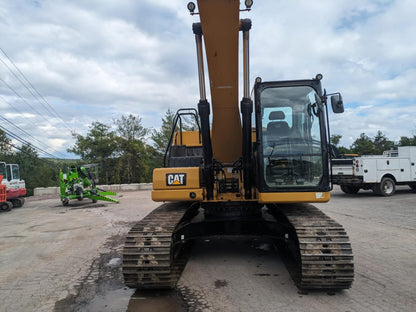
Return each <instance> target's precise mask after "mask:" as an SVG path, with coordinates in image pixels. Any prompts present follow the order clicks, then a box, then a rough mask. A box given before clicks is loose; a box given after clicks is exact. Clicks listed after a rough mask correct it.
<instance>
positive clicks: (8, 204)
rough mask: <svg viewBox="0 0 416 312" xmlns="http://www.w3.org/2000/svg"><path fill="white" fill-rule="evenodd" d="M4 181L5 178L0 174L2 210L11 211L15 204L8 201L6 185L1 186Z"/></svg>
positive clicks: (0, 202) (0, 206)
mask: <svg viewBox="0 0 416 312" xmlns="http://www.w3.org/2000/svg"><path fill="white" fill-rule="evenodd" d="M2 181H3V176H2V175H1V174H0V210H4V211H10V210H11V209H12V207H13V204H12V203H11V202H9V201H7V196H6V185H4V184H1V182H2Z"/></svg>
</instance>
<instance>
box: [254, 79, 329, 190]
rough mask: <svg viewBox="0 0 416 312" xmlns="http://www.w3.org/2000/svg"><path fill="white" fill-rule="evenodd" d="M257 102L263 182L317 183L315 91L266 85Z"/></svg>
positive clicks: (277, 185)
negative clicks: (258, 103) (259, 110)
mask: <svg viewBox="0 0 416 312" xmlns="http://www.w3.org/2000/svg"><path fill="white" fill-rule="evenodd" d="M260 103H261V133H262V134H261V135H262V142H263V150H262V154H263V156H262V157H263V169H264V180H265V183H266V185H267V186H268V187H269V188H294V187H315V186H318V185H319V183H320V181H321V179H322V176H323V162H322V146H321V132H320V120H319V110H320V109H321V103H320V99H319V96H318V95H317V93H316V91H315V90H314V89H313V88H312V87H309V86H291V87H270V88H266V89H264V90H263V91H262V92H261V94H260Z"/></svg>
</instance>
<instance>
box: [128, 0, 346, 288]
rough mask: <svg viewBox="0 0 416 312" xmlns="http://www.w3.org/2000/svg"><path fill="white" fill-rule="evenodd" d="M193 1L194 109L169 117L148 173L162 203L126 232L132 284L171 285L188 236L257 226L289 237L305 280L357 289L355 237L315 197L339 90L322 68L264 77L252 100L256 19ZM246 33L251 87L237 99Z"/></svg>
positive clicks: (326, 189) (221, 0) (216, 3)
mask: <svg viewBox="0 0 416 312" xmlns="http://www.w3.org/2000/svg"><path fill="white" fill-rule="evenodd" d="M245 5H246V8H245V9H243V10H250V8H251V5H252V1H245ZM188 9H189V10H190V12H191V14H192V15H195V16H199V18H200V22H197V23H194V24H193V27H192V28H193V33H194V35H195V41H196V51H197V60H198V76H199V87H200V100H199V103H198V109H197V110H196V109H182V110H179V111H178V113H177V115H176V116H175V118H174V124H173V127H172V129H173V130H172V136H171V139H170V142H169V145H168V147H167V150H166V155H165V167H164V168H157V169H155V170H154V172H153V191H152V199H153V200H154V201H158V202H165V203H164V204H162V205H161V206H159V207H158V208H156V209H155V210H154V211H152V212H151V213H150V214H149V215H147V216H146V217H145V218H144V219H142V220H141V221H139V222H138V223H137V224H136V225H135V226H134V227H133V228H132V229H131V230H130V232H129V233H128V234H127V237H126V241H125V245H124V250H123V275H124V281H125V284H126V285H127V286H129V287H132V288H138V289H162V288H173V287H175V285H176V283H177V281H178V279H179V277H180V273H181V268H183V257H181V253H182V251H183V250H184V246H186V245H187V242H190V241H195V240H197V239H200V238H206V237H210V236H214V235H215V236H218V235H220V236H221V235H224V236H226V235H250V236H253V235H254V236H260V237H267V238H270V239H273V240H276V241H278V242H281V243H284V244H285V246H287V249H288V250H290V252H291V254H292V261H293V263H294V264H295V267H296V269H295V270H294V272H295V274H293V277H294V281H295V283H296V285H297V286H298V287H299V288H301V289H333V290H340V289H347V288H350V287H351V284H352V282H353V277H354V263H353V254H352V250H351V245H350V242H349V238H348V236H347V234H346V232H345V230H344V228H343V227H342V226H341V225H340V224H339V223H337V222H336V221H334V220H333V219H331V218H329V217H328V216H327V215H325V214H324V213H323V212H321V211H320V210H318V209H317V208H316V207H314V206H312V205H311V204H310V203H314V202H315V203H316V202H317V203H322V202H327V201H328V200H329V199H330V190H331V185H330V165H329V157H330V156H329V154H330V153H329V126H328V108H327V101H328V99H330V101H331V107H332V110H333V112H334V113H342V112H343V111H344V108H343V102H342V97H341V95H340V94H339V93H334V94H326V91H323V90H322V85H321V79H322V75H321V74H318V75H316V77H315V78H313V79H305V80H290V81H270V82H265V81H262V79H261V78H260V77H258V78H256V80H255V84H254V91H253V94H254V101H253V99H252V98H251V93H250V83H249V32H250V29H251V26H252V23H251V21H250V20H249V19H240V17H239V15H240V11H241V9H240V1H239V0H198V1H197V5H196V4H194V3H192V2H190V3H188ZM196 9H197V10H198V12H195V10H196ZM240 33H242V35H241V37H242V42H243V49H242V50H243V53H242V54H243V60H242V63H243V94H244V95H243V98H242V100H241V101H240V103H238V102H239V100H238V94H239V92H238V86H239V80H238V78H239V77H238V76H239V60H238V56H239V37H240V35H239V34H240ZM204 48H205V52H206V56H205V57H206V63H207V64H208V72H209V84H210V90H211V105H210V103H209V102H208V100H207V96H206V89H205V73H204V55H203V51H204ZM211 107H212V119H211V117H210V115H211ZM240 114H241V115H240ZM189 116H193V117H194V118H195V120H196V122H195V124H196V125H197V129H196V130H195V131H184V130H183V126H182V125H183V119H184V118H185V119H186V118H189ZM240 116H241V118H240ZM252 120H254V122H253V121H252Z"/></svg>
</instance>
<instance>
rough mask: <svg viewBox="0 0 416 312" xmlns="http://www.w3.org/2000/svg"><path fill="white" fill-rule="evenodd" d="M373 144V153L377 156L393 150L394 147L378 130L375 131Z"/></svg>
mask: <svg viewBox="0 0 416 312" xmlns="http://www.w3.org/2000/svg"><path fill="white" fill-rule="evenodd" d="M373 144H374V153H375V154H377V155H381V154H383V152H384V151H387V150H390V149H395V147H396V146H395V144H394V142H393V141H390V140H389V139H388V138H387V137H386V136H385V134H383V133H382V132H381V131H380V130H379V131H377V134H376V136H375V137H374V140H373Z"/></svg>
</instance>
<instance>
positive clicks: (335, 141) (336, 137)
mask: <svg viewBox="0 0 416 312" xmlns="http://www.w3.org/2000/svg"><path fill="white" fill-rule="evenodd" d="M341 138H342V135H340V134H332V135H331V144H332V147H333V149H334V151H333V152H334V154H335V155H333V156H334V157H340V155H341V154H348V153H350V150H349V149H348V148H346V147H344V146H339V142H340V141H341Z"/></svg>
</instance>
